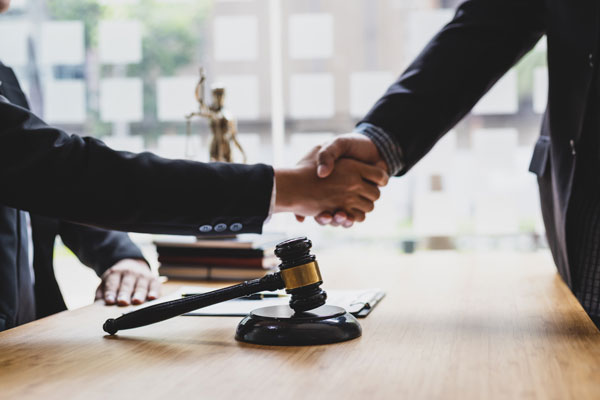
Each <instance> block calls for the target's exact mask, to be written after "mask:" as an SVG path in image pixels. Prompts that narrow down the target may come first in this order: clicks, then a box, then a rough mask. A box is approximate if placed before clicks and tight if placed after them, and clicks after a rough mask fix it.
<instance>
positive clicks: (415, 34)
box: [0, 0, 547, 297]
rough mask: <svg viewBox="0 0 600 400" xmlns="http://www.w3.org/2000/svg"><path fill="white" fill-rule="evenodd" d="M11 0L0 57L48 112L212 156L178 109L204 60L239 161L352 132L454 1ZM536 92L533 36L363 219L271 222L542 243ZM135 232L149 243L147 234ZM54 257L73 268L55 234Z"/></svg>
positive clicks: (272, 227) (297, 152) (541, 58)
mask: <svg viewBox="0 0 600 400" xmlns="http://www.w3.org/2000/svg"><path fill="white" fill-rule="evenodd" d="M12 3H13V6H12V8H11V11H10V12H9V13H7V14H6V15H3V16H2V17H1V18H0V59H1V60H2V61H3V62H4V63H5V64H7V65H9V66H11V67H13V68H14V69H15V72H16V73H17V75H18V77H19V79H20V81H21V84H22V86H23V89H24V91H25V93H26V94H27V95H28V96H29V101H30V104H31V107H32V109H33V110H34V111H35V112H36V113H37V114H38V115H40V116H42V117H43V118H44V119H45V120H46V121H47V122H48V123H51V124H54V125H57V126H60V127H62V128H64V129H65V130H67V131H68V132H72V133H77V134H81V135H89V136H94V137H98V138H101V139H102V140H104V141H105V142H106V143H107V144H108V145H110V146H112V147H114V148H116V149H120V150H129V151H134V152H138V151H143V150H148V151H152V152H155V153H157V154H159V155H162V156H165V157H170V158H184V157H186V154H187V155H188V156H189V157H188V158H192V159H195V160H199V161H207V160H208V143H209V139H210V133H209V129H208V126H207V124H206V122H204V121H196V122H194V124H193V132H194V133H193V136H192V137H191V138H186V135H185V119H184V115H185V114H187V113H189V112H191V111H194V110H196V108H197V103H196V100H195V98H194V89H195V85H196V82H197V80H198V68H199V66H200V65H202V66H204V67H205V69H206V73H207V83H208V87H209V86H210V84H211V83H212V82H216V81H218V82H222V83H223V84H224V85H225V87H226V90H227V97H226V106H227V107H228V108H229V109H230V110H231V112H232V114H233V115H234V116H235V117H236V118H237V119H238V125H239V131H240V134H239V140H240V142H241V144H242V146H243V147H244V148H245V150H246V153H247V154H248V159H249V162H251V163H255V162H263V163H269V164H274V165H276V166H285V165H293V164H294V163H295V162H296V161H297V160H298V159H299V158H301V157H302V156H303V155H304V154H305V153H306V152H308V151H309V150H310V148H311V147H312V146H314V145H316V144H319V143H321V142H323V141H324V140H327V139H329V138H331V137H333V136H334V135H336V134H340V133H345V132H349V131H351V130H352V128H353V127H354V125H355V124H356V123H357V122H358V121H359V119H360V118H361V117H362V116H363V115H364V114H365V113H366V112H367V111H368V110H369V108H370V107H371V106H372V104H373V103H374V102H375V101H376V100H377V98H378V97H379V96H380V95H382V94H383V92H384V91H385V89H386V88H387V87H388V86H389V85H390V84H391V83H392V82H393V81H394V79H395V78H396V77H397V76H398V75H399V74H400V73H401V72H402V71H403V70H404V68H406V67H407V66H408V64H409V63H410V61H411V60H412V59H413V58H414V57H415V56H416V55H417V54H418V53H419V51H420V50H421V48H422V47H423V46H424V45H425V44H426V43H427V41H428V40H429V39H430V38H431V37H432V36H433V34H434V33H435V32H436V31H437V30H439V29H440V28H441V27H442V26H443V25H444V24H445V23H446V22H448V21H449V20H450V19H451V18H452V16H453V14H454V9H455V7H456V6H457V4H458V3H460V1H458V0H376V1H373V0H353V1H347V0H213V1H210V0H162V1H160V0H127V1H125V0H112V1H111V0H49V1H41V0H13V1H12ZM207 96H208V94H207ZM546 97H547V70H546V48H545V39H542V40H541V41H540V43H538V45H537V46H536V48H535V49H534V50H533V51H532V52H531V53H530V54H528V55H527V56H526V57H525V58H524V59H523V60H522V61H521V62H520V63H519V64H518V65H517V66H515V67H514V68H513V69H512V70H511V71H510V72H509V73H508V74H507V75H506V76H505V77H504V78H503V79H501V80H500V81H499V82H498V84H497V85H496V86H495V87H494V88H493V89H492V90H491V91H490V92H489V93H488V94H487V95H486V96H485V97H484V98H483V99H482V100H481V101H480V102H479V104H477V106H476V107H475V108H474V109H473V111H472V112H471V113H470V114H469V115H468V116H467V117H466V118H465V119H464V120H463V121H462V122H460V124H459V125H458V126H456V128H455V129H453V130H452V131H451V132H450V133H449V134H448V135H446V136H445V137H444V138H443V139H442V140H441V141H440V142H439V143H438V144H437V146H436V147H435V148H434V149H433V151H432V152H431V153H430V154H429V155H428V156H427V157H426V158H425V159H424V160H423V161H422V162H421V163H420V164H419V165H418V166H417V167H416V168H414V170H412V171H411V172H410V173H409V174H407V175H406V176H404V177H402V178H399V179H392V180H391V182H390V184H389V186H388V187H386V188H384V189H383V194H382V198H381V199H380V200H379V201H378V203H377V205H376V206H377V207H376V210H375V211H374V212H372V213H371V214H369V215H368V218H367V221H366V222H364V223H362V224H358V225H356V226H355V227H353V228H352V229H340V228H337V229H336V228H322V227H319V226H318V225H317V224H315V223H314V222H313V221H307V222H305V223H304V224H299V223H297V222H295V219H294V218H293V216H289V215H286V216H281V215H277V216H275V217H274V218H272V220H271V221H270V222H269V223H268V224H267V225H266V226H265V229H266V230H269V231H278V232H281V231H285V232H287V233H289V234H290V235H295V234H302V235H307V236H309V237H311V238H312V239H313V241H314V242H316V243H317V244H318V245H319V246H336V245H337V244H344V245H346V246H347V245H348V243H353V242H356V243H360V244H368V245H370V246H373V247H374V248H378V247H379V246H382V247H383V246H385V247H386V248H390V246H391V247H392V248H394V249H397V251H399V252H412V251H423V250H435V249H458V250H459V251H473V250H486V251H487V250H490V249H491V250H495V249H500V250H502V249H517V250H521V251H531V250H535V249H538V248H544V247H545V236H544V228H543V224H542V221H541V213H540V210H539V198H538V194H537V185H536V181H535V176H534V175H533V174H530V173H528V172H527V167H528V163H529V160H530V157H531V153H532V150H533V144H534V142H535V139H536V137H537V135H538V133H539V126H540V121H541V114H542V112H543V111H544V109H545V105H546ZM208 98H209V97H207V99H208ZM431 113H432V116H434V115H435V113H436V110H434V109H432V110H431ZM186 150H187V153H186ZM235 156H236V155H234V157H235ZM237 157H238V159H240V158H239V155H237ZM57 179H61V178H60V177H57ZM199 184H201V183H199ZM208 190H210V188H207V191H208ZM115 195H118V194H117V193H115ZM134 240H136V242H138V243H141V244H142V245H143V246H144V247H145V249H146V251H148V252H151V251H152V250H151V247H152V246H151V237H149V236H146V235H134ZM150 254H151V253H150ZM57 256H62V257H64V258H65V260H67V264H69V262H71V261H72V263H73V265H75V264H76V261H75V259H74V258H73V257H72V256H71V255H69V254H68V252H66V250H64V248H63V247H61V246H60V245H59V247H58V248H57ZM150 257H152V255H150ZM69 260H71V261H69ZM57 263H58V262H57ZM79 270H81V271H84V269H82V268H79V269H78V271H79ZM81 271H79V272H72V271H71V270H69V272H68V273H69V274H72V273H76V274H79V273H84V272H81ZM85 273H87V271H85ZM88 297H89V296H88Z"/></svg>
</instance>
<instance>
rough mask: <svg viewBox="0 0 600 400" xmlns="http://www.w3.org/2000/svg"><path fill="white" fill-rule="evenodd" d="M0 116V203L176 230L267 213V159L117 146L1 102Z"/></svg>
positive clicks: (116, 224) (257, 220) (258, 223)
mask: <svg viewBox="0 0 600 400" xmlns="http://www.w3.org/2000/svg"><path fill="white" fill-rule="evenodd" d="M0 118H1V119H2V121H3V124H2V127H0V181H1V182H2V183H3V190H2V191H0V202H1V203H3V204H6V205H9V206H11V207H15V208H20V209H24V210H28V211H31V212H34V213H37V214H40V215H45V216H50V217H55V218H60V219H63V220H69V221H74V222H78V223H84V224H90V225H97V226H101V227H104V228H111V229H118V230H125V231H139V232H160V233H178V234H198V233H200V232H199V231H198V229H199V227H200V226H204V225H209V226H215V225H216V224H218V223H224V224H225V225H226V226H227V227H230V226H231V225H232V224H233V223H235V222H240V221H243V224H242V226H243V227H242V230H241V232H260V231H261V229H262V223H263V221H264V219H265V218H266V217H267V213H268V209H269V202H270V195H271V190H272V184H273V170H272V168H271V167H269V166H266V165H254V166H246V165H236V164H223V163H209V164H203V163H196V162H190V161H181V160H166V159H163V158H160V157H157V156H155V155H153V154H150V153H142V154H132V153H127V152H118V151H114V150H112V149H110V148H108V147H106V146H105V145H104V144H103V143H102V142H100V141H98V140H95V139H93V138H81V137H78V136H69V135H67V134H66V133H65V132H63V131H61V130H58V129H55V128H52V127H49V126H47V125H46V124H44V123H43V122H42V121H40V120H39V119H38V118H37V117H35V116H34V115H33V114H31V113H30V112H29V111H27V110H25V109H22V108H20V107H18V106H14V105H11V104H7V103H4V102H0ZM238 233H239V232H238Z"/></svg>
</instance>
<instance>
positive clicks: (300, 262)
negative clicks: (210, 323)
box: [103, 237, 327, 335]
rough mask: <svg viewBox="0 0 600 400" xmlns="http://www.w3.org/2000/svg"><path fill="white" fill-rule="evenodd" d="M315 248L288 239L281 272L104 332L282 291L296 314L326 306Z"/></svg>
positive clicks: (108, 325) (131, 316)
mask: <svg viewBox="0 0 600 400" xmlns="http://www.w3.org/2000/svg"><path fill="white" fill-rule="evenodd" d="M311 247H312V242H311V241H310V240H308V239H307V238H306V237H299V238H295V239H290V240H286V241H284V242H281V243H279V244H278V245H277V246H276V247H275V255H276V256H277V257H278V258H279V259H280V260H281V264H280V265H279V271H278V272H275V273H273V274H269V275H266V276H264V277H262V278H260V279H253V280H249V281H246V282H243V283H240V284H238V285H233V286H229V287H226V288H223V289H218V290H214V291H212V292H208V293H202V294H197V295H193V296H188V297H185V298H182V299H177V300H172V301H167V302H164V303H160V304H155V305H152V306H149V307H146V308H142V309H140V310H137V311H133V312H130V313H128V314H124V315H122V316H120V317H118V318H116V319H113V318H111V319H108V320H106V322H105V323H104V325H103V329H104V331H105V332H107V333H109V334H111V335H114V334H115V333H117V332H118V331H120V330H123V329H132V328H139V327H141V326H146V325H150V324H154V323H156V322H160V321H164V320H166V319H169V318H173V317H176V316H178V315H181V314H185V313H188V312H191V311H194V310H197V309H199V308H202V307H207V306H210V305H213V304H217V303H221V302H224V301H227V300H232V299H236V298H239V297H243V296H248V295H251V294H254V293H257V292H262V291H275V290H280V289H285V290H286V292H287V293H289V294H291V298H290V307H291V308H292V309H293V310H294V312H296V313H303V312H306V311H309V310H312V309H315V308H317V307H320V306H322V305H324V304H325V300H327V293H325V291H323V290H322V289H321V284H322V283H323V279H322V278H321V272H320V270H319V265H318V263H317V260H316V257H315V256H314V255H313V254H310V249H311Z"/></svg>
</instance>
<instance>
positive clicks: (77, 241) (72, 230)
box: [59, 221, 148, 276]
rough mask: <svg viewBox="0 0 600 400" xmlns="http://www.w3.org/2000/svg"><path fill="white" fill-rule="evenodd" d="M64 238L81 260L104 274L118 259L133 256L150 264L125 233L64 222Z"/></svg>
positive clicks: (60, 231) (61, 233)
mask: <svg viewBox="0 0 600 400" xmlns="http://www.w3.org/2000/svg"><path fill="white" fill-rule="evenodd" d="M59 234H60V237H61V239H62V241H63V243H65V245H66V246H67V247H68V248H69V249H71V251H73V253H75V255H76V256H77V258H79V260H80V261H81V262H82V263H83V264H85V265H87V266H88V267H90V268H92V269H93V270H94V271H96V274H98V276H101V275H102V274H103V273H104V271H106V270H107V269H109V268H110V267H112V266H113V265H115V264H116V263H117V262H119V261H121V260H124V259H127V258H132V259H138V260H142V261H144V262H146V263H148V262H147V261H146V260H145V258H144V256H143V254H142V252H141V250H140V249H139V248H138V247H137V246H136V245H135V244H134V243H133V242H132V241H131V239H130V238H129V235H127V234H126V233H124V232H116V231H110V230H106V229H101V228H95V227H91V226H84V225H79V224H73V223H70V222H65V221H61V222H60V226H59Z"/></svg>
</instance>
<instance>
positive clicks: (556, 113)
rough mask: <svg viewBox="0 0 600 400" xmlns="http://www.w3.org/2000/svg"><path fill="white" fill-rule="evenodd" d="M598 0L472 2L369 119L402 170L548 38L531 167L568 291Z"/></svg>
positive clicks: (469, 0) (595, 46) (594, 55)
mask: <svg viewBox="0 0 600 400" xmlns="http://www.w3.org/2000/svg"><path fill="white" fill-rule="evenodd" d="M599 7H600V3H599V2H597V1H595V0H579V1H568V0H467V1H465V2H464V3H462V4H461V5H460V6H459V8H458V10H457V12H456V15H455V17H454V19H453V20H452V21H451V22H450V23H449V24H448V25H446V26H445V27H444V28H443V29H442V30H441V31H440V32H439V33H438V34H437V35H436V36H435V37H434V38H433V39H432V40H431V41H430V42H429V44H428V45H427V46H426V48H425V49H424V50H423V51H422V52H421V54H420V55H419V56H418V57H417V59H416V60H415V61H414V62H413V63H412V64H411V65H410V66H409V68H408V69H407V71H405V72H404V73H403V74H402V76H401V77H400V78H399V79H398V80H397V81H396V82H395V83H394V84H393V85H392V86H391V87H390V88H389V90H388V91H387V93H386V94H385V95H384V96H383V97H382V98H381V99H380V100H379V101H378V102H377V103H376V104H375V106H374V107H373V109H372V110H371V111H370V112H369V113H368V114H367V116H366V117H365V119H364V120H363V121H364V122H369V123H371V124H373V125H376V126H379V127H380V128H382V129H384V130H385V131H387V132H389V133H391V134H392V135H393V137H394V138H395V139H396V140H397V142H398V144H399V145H400V147H401V149H402V151H403V153H404V157H405V162H406V168H404V169H403V170H402V171H401V172H400V174H404V173H406V172H407V171H408V170H409V169H410V168H411V167H412V166H413V165H415V163H416V162H417V161H419V160H420V159H421V157H423V156H424V155H425V154H426V153H427V152H428V151H429V150H430V149H431V147H432V146H433V145H434V144H435V143H436V142H437V140H438V139H440V137H442V136H443V135H444V134H445V133H446V132H447V131H448V130H450V129H451V128H452V127H453V126H454V125H455V124H456V123H457V122H458V121H460V119H461V118H462V117H463V116H464V115H465V114H466V113H468V112H469V110H470V109H471V108H472V107H473V106H474V105H475V103H476V102H477V101H478V100H479V99H480V98H481V97H482V96H483V95H484V94H485V93H486V92H487V91H488V90H489V89H490V88H491V87H492V85H493V84H494V83H495V82H496V81H497V80H498V79H499V78H500V77H501V76H502V75H503V74H504V73H505V72H506V71H507V70H509V69H510V68H511V67H512V66H513V65H514V64H515V63H516V62H517V61H518V60H519V59H520V58H521V57H522V56H523V55H524V54H525V53H527V52H528V51H529V50H530V49H531V48H532V47H533V46H534V45H535V44H536V42H537V41H538V40H539V39H540V37H541V36H542V35H544V34H546V35H547V38H548V68H549V76H550V78H549V79H550V80H549V98H548V107H547V110H546V113H545V115H544V119H543V125H542V132H541V137H540V139H539V140H538V142H537V144H536V146H535V151H534V157H533V159H532V162H531V166H530V170H531V171H532V172H535V173H536V174H537V175H538V178H539V179H538V181H539V186H540V193H541V201H542V213H543V216H544V222H545V225H546V232H547V236H548V241H549V244H550V248H551V249H552V254H553V256H554V260H555V262H556V265H557V267H558V270H559V272H560V274H561V276H562V277H563V278H564V280H565V281H566V282H567V283H568V284H569V285H570V284H571V274H570V269H569V263H568V258H567V249H566V240H565V218H566V213H567V206H568V203H569V197H570V194H571V186H572V181H573V174H574V170H575V162H576V147H577V144H578V141H579V139H580V136H581V131H582V125H583V118H584V112H585V109H586V101H587V99H588V93H589V91H590V87H591V83H592V78H593V74H594V64H595V63H597V62H598V37H599V32H598V26H599V25H598V16H599Z"/></svg>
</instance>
